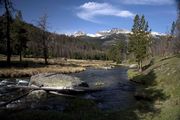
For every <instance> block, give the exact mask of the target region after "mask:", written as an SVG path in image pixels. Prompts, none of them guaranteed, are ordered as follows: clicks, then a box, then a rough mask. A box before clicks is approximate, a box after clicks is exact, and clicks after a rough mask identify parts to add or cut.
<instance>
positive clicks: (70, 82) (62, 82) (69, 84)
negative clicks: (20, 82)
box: [29, 73, 88, 89]
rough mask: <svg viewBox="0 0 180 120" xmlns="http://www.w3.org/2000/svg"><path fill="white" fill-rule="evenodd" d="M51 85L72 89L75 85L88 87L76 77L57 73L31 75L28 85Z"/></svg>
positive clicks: (52, 86)
mask: <svg viewBox="0 0 180 120" xmlns="http://www.w3.org/2000/svg"><path fill="white" fill-rule="evenodd" d="M31 85H36V86H39V87H51V88H59V89H73V88H74V87H77V86H82V85H84V87H88V85H87V84H86V85H85V82H84V81H81V80H80V79H79V78H77V77H73V76H70V75H64V74H57V73H41V74H37V75H34V76H32V77H31V79H30V82H29V86H31Z"/></svg>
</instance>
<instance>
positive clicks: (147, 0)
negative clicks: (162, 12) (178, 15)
mask: <svg viewBox="0 0 180 120" xmlns="http://www.w3.org/2000/svg"><path fill="white" fill-rule="evenodd" d="M174 1H175V0H124V1H123V3H125V4H135V5H165V4H173V3H174Z"/></svg>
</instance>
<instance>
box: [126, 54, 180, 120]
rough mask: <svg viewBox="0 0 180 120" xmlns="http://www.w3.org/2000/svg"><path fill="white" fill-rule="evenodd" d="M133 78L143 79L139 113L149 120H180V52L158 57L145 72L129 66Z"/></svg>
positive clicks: (133, 79)
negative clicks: (167, 56) (139, 71)
mask: <svg viewBox="0 0 180 120" xmlns="http://www.w3.org/2000/svg"><path fill="white" fill-rule="evenodd" d="M128 74H129V77H130V79H131V80H132V81H136V82H138V83H141V85H140V86H139V87H138V89H137V91H136V93H135V96H136V97H137V98H138V99H140V101H139V103H138V104H137V108H138V110H137V114H138V116H139V117H140V118H143V119H145V120H149V119H153V120H180V55H177V56H174V57H170V58H156V59H154V62H153V64H152V65H151V66H149V68H147V69H146V70H145V71H144V72H143V73H142V74H139V73H138V72H136V71H135V70H129V72H128Z"/></svg>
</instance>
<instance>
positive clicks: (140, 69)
mask: <svg viewBox="0 0 180 120" xmlns="http://www.w3.org/2000/svg"><path fill="white" fill-rule="evenodd" d="M139 72H142V61H140V62H139Z"/></svg>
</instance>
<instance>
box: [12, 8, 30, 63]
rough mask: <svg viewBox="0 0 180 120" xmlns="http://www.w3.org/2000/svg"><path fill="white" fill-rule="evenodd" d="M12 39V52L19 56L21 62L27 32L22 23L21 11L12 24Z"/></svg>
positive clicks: (25, 46) (25, 45)
mask: <svg viewBox="0 0 180 120" xmlns="http://www.w3.org/2000/svg"><path fill="white" fill-rule="evenodd" d="M13 39H14V42H13V43H14V44H13V46H14V51H16V52H17V53H18V55H19V59H20V62H21V61H22V53H23V51H24V50H25V49H26V48H27V41H28V38H27V30H26V29H25V25H24V22H23V18H22V14H21V11H18V12H17V13H16V16H15V21H14V23H13Z"/></svg>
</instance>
